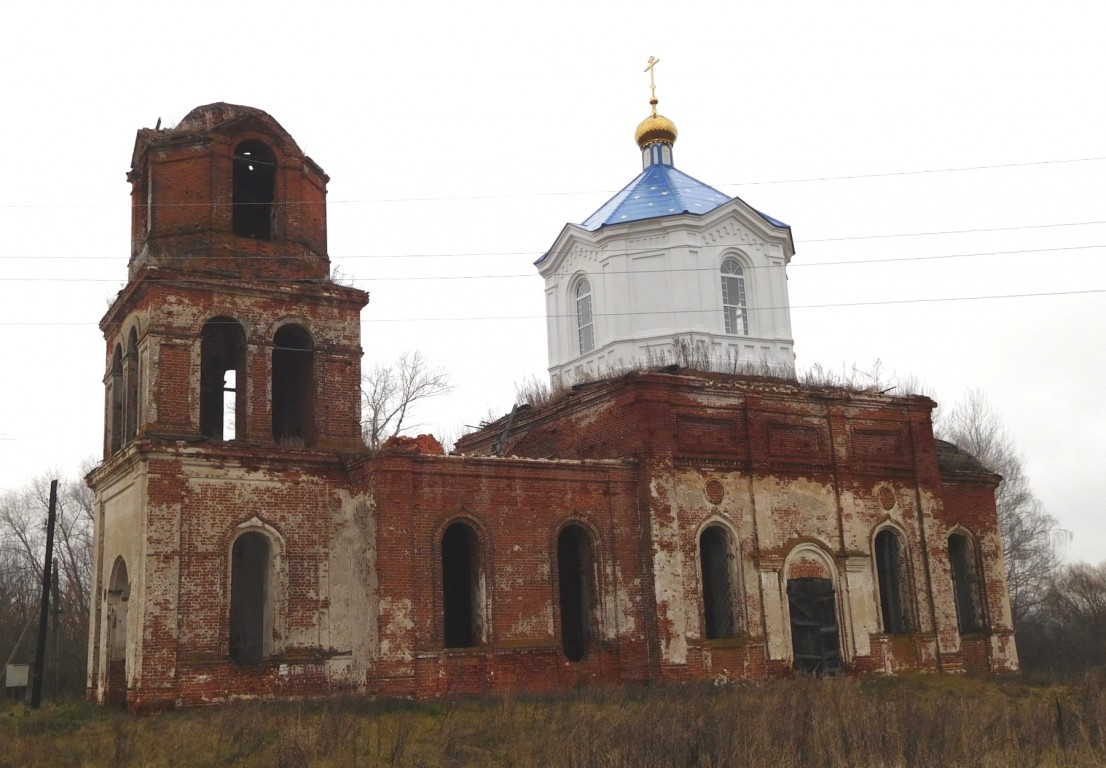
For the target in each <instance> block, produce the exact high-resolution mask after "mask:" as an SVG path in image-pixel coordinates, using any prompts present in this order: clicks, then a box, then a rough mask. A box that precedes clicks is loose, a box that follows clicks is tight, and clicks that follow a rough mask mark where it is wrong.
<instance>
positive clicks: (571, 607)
mask: <svg viewBox="0 0 1106 768" xmlns="http://www.w3.org/2000/svg"><path fill="white" fill-rule="evenodd" d="M557 573H558V580H559V582H560V584H559V587H560V589H559V592H560V607H561V647H562V648H563V649H564V654H565V658H567V659H568V660H569V661H580V660H581V659H582V658H584V656H585V655H587V652H588V649H589V648H590V646H591V642H592V638H593V637H594V634H595V633H594V630H593V623H594V618H595V604H596V600H597V595H596V590H595V560H594V557H593V556H592V546H591V538H590V537H589V536H588V534H587V532H585V531H584V529H583V528H581V527H580V526H578V525H569V526H567V527H566V528H565V529H564V530H563V531H561V535H560V536H558V537H557Z"/></svg>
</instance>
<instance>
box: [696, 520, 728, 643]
mask: <svg viewBox="0 0 1106 768" xmlns="http://www.w3.org/2000/svg"><path fill="white" fill-rule="evenodd" d="M699 566H700V570H701V573H702V578H703V618H704V619H705V622H706V629H707V639H708V640H715V639H718V638H725V637H733V636H734V635H735V634H736V630H737V626H736V622H735V621H734V610H733V593H734V589H733V556H732V547H731V543H730V534H729V533H728V532H727V531H726V529H725V528H723V527H722V526H720V525H712V526H710V527H708V528H706V529H705V530H704V531H703V533H702V535H701V536H700V537H699Z"/></svg>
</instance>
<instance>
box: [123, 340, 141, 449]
mask: <svg viewBox="0 0 1106 768" xmlns="http://www.w3.org/2000/svg"><path fill="white" fill-rule="evenodd" d="M123 379H124V382H125V383H124V394H123V410H124V430H125V431H124V440H127V441H129V440H133V439H134V438H135V435H137V434H138V393H139V389H140V388H139V386H138V331H137V330H136V329H134V328H131V332H130V335H129V336H128V337H127V358H126V365H125V369H124V372H123Z"/></svg>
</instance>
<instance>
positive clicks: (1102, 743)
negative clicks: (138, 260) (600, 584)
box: [0, 673, 1106, 768]
mask: <svg viewBox="0 0 1106 768" xmlns="http://www.w3.org/2000/svg"><path fill="white" fill-rule="evenodd" d="M0 743H2V744H3V749H0V766H9V765H10V766H274V767H280V768H284V767H289V768H291V767H292V766H297V767H298V766H317V767H321V768H325V767H327V766H466V765H479V766H516V767H521V766H566V767H572V768H575V767H577V766H579V767H581V768H583V767H584V766H588V767H593V766H594V767H596V768H603V767H605V766H606V767H609V768H621V767H623V766H625V767H627V768H629V767H630V766H633V767H634V768H653V767H657V768H659V767H661V766H665V767H667V766H799V765H803V766H961V765H964V766H968V765H970V766H1084V765H1101V764H1103V763H1106V674H1102V673H1100V674H1098V675H1097V676H1094V677H1089V678H1088V679H1087V680H1085V681H1084V682H1083V683H1081V684H1079V685H1073V686H1065V687H1060V686H1041V685H1029V684H1026V683H1024V682H1021V681H1018V680H980V679H971V678H956V677H950V676H939V675H929V676H917V677H900V678H895V679H871V678H869V679H856V678H838V679H831V680H808V679H801V680H791V681H773V682H769V683H762V684H737V685H732V686H730V685H727V686H717V687H716V686H709V685H687V686H680V687H654V688H607V689H596V690H588V691H581V692H577V693H574V694H565V695H562V696H546V697H537V696H521V695H520V696H507V697H502V698H494V699H460V700H456V701H448V702H431V703H419V704H416V703H411V702H397V701H383V700H377V701H373V700H369V699H364V698H362V699H325V700H309V701H295V702H267V703H263V702H253V703H246V704H240V705H236V706H227V707H223V708H220V709H213V710H191V711H184V712H173V713H168V714H164V715H159V716H153V717H147V718H137V719H136V718H133V717H131V716H129V715H127V714H125V713H122V712H115V711H108V710H105V709H102V708H96V707H91V706H89V705H86V704H83V703H70V704H67V705H64V706H50V707H45V708H43V709H42V710H40V711H37V712H29V713H28V712H24V711H23V710H22V709H21V708H19V709H13V708H9V709H8V710H6V711H4V714H3V715H2V716H0Z"/></svg>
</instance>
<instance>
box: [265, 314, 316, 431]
mask: <svg viewBox="0 0 1106 768" xmlns="http://www.w3.org/2000/svg"><path fill="white" fill-rule="evenodd" d="M314 424H315V343H314V342H313V341H312V339H311V334H310V333H308V332H307V329H306V328H304V327H303V326H299V325H285V326H282V327H281V328H280V330H278V331H277V332H276V335H275V336H273V439H274V440H276V441H277V442H278V443H282V444H292V445H296V444H298V445H310V444H311V442H312V439H313V437H314V431H313V428H314Z"/></svg>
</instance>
